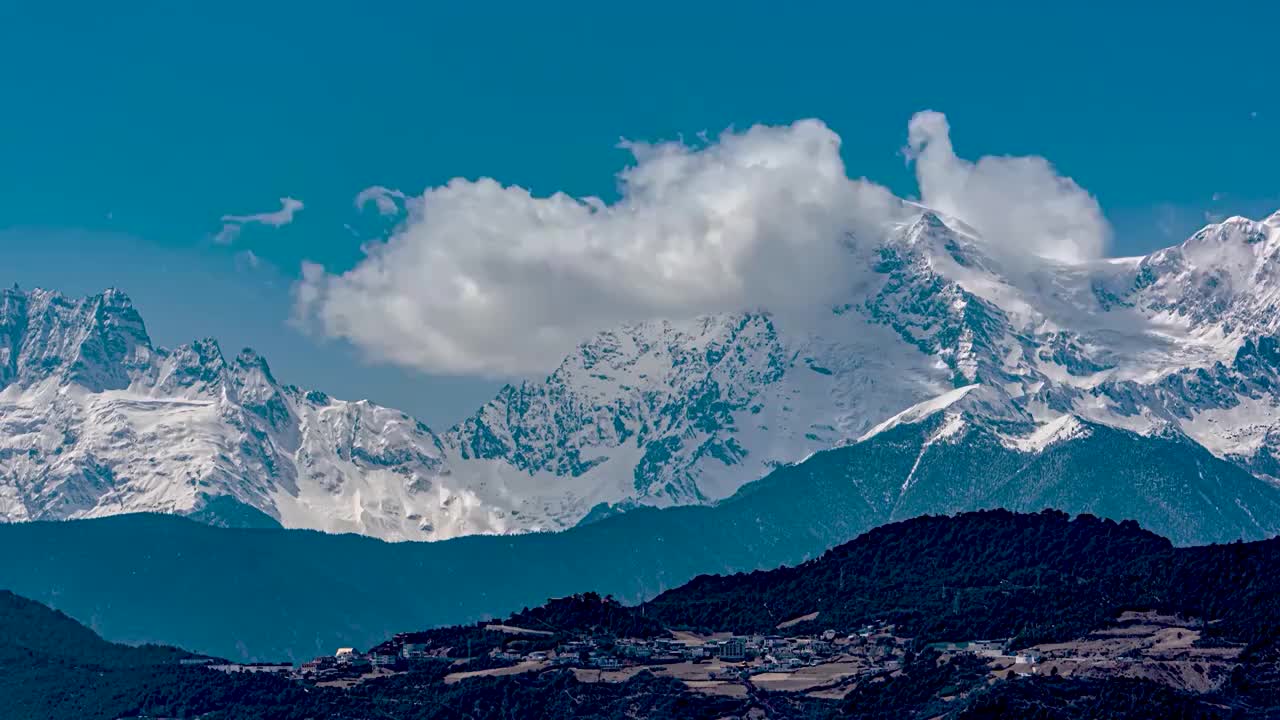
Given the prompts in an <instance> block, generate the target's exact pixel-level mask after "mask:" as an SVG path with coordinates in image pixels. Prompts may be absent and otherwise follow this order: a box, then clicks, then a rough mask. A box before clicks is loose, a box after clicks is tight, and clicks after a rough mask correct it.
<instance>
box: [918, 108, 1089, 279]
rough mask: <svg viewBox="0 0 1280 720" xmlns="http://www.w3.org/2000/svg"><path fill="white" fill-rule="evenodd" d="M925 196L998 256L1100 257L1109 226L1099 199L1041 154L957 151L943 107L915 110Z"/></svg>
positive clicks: (924, 199)
mask: <svg viewBox="0 0 1280 720" xmlns="http://www.w3.org/2000/svg"><path fill="white" fill-rule="evenodd" d="M907 142H908V147H907V150H908V156H909V157H910V158H911V159H912V160H914V161H915V164H916V181H917V182H918V184H919V186H920V199H921V201H922V202H923V203H924V204H925V205H927V206H929V207H932V208H934V209H936V210H939V211H941V212H943V213H946V214H948V215H954V216H955V217H958V218H960V219H961V220H964V221H965V222H966V223H967V224H969V225H971V226H972V227H974V228H976V229H977V230H978V231H979V232H980V233H981V234H982V237H983V239H984V241H985V242H986V244H987V245H988V246H989V247H990V248H991V251H992V252H993V253H995V254H1002V255H1005V256H1011V257H1018V256H1025V255H1030V256H1038V257H1043V258H1049V259H1053V260H1059V261H1063V262H1080V261H1083V260H1089V259H1092V258H1097V257H1100V256H1101V255H1102V254H1103V252H1104V251H1105V250H1106V248H1107V245H1108V243H1109V241H1110V236H1111V228H1110V225H1108V223H1107V221H1106V219H1105V218H1104V217H1103V215H1102V209H1101V208H1100V207H1099V206H1098V202H1097V200H1095V199H1094V198H1093V196H1092V195H1090V194H1089V193H1088V192H1086V191H1085V190H1084V189H1083V188H1081V187H1080V186H1079V185H1077V184H1076V183H1075V181H1073V180H1072V179H1071V178H1067V177H1063V176H1061V175H1059V174H1058V173H1057V171H1056V170H1055V169H1054V167H1053V166H1052V165H1051V164H1050V163H1049V161H1047V160H1045V159H1044V158H1042V157H1035V156H1031V157H1007V156H1004V157H1002V156H993V155H988V156H985V157H981V158H979V159H978V161H977V162H976V163H975V162H969V161H968V160H964V159H962V158H959V157H957V156H956V154H955V151H954V150H953V149H952V146H951V128H950V125H949V124H948V123H947V118H946V116H945V115H943V114H942V113H938V112H933V111H925V112H921V113H916V115H915V116H914V117H912V118H911V123H910V125H909V126H908V136H907Z"/></svg>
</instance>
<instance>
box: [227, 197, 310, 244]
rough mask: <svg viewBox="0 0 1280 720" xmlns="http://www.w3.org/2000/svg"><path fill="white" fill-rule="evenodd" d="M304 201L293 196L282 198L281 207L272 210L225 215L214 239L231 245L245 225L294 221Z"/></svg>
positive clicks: (285, 223) (275, 224)
mask: <svg viewBox="0 0 1280 720" xmlns="http://www.w3.org/2000/svg"><path fill="white" fill-rule="evenodd" d="M302 208H303V205H302V201H300V200H295V199H294V198H291V197H282V198H280V209H279V210H274V211H271V212H261V213H254V214H252V215H223V216H222V229H221V230H219V231H218V234H217V235H214V237H213V241H214V242H216V243H218V244H220V245H229V244H231V243H232V242H235V240H236V238H238V237H240V231H241V230H242V229H243V228H244V226H245V225H250V224H258V225H268V226H270V227H282V226H284V225H288V224H289V223H291V222H293V216H294V215H295V214H297V212H298V211H299V210H302Z"/></svg>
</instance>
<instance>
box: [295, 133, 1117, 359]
mask: <svg viewBox="0 0 1280 720" xmlns="http://www.w3.org/2000/svg"><path fill="white" fill-rule="evenodd" d="M909 145H910V153H911V157H912V158H913V159H914V161H915V162H916V169H917V174H918V177H919V181H920V191H921V195H922V199H923V201H924V203H925V204H927V205H930V206H934V207H936V208H937V209H938V210H940V211H942V212H944V213H946V214H948V215H952V216H955V217H957V218H959V219H960V220H963V221H964V222H965V223H966V224H967V225H969V226H971V227H975V228H977V229H978V230H980V231H981V232H982V233H984V235H985V236H986V244H987V246H988V247H989V248H990V249H991V252H992V253H994V254H999V255H1002V256H1007V257H1009V258H1013V259H1019V260H1021V259H1027V258H1035V257H1051V258H1056V259H1060V260H1067V261H1074V260H1081V259H1087V258H1091V257H1095V256H1097V255H1098V254H1100V253H1101V252H1102V250H1103V247H1104V245H1105V243H1106V239H1107V235H1108V233H1109V229H1108V226H1107V224H1106V222H1105V221H1104V220H1103V219H1102V215H1101V212H1100V210H1099V208H1098V205H1097V203H1096V202H1095V201H1094V200H1093V198H1092V197H1090V196H1089V195H1088V193H1086V192H1085V191H1083V190H1082V189H1080V188H1079V187H1078V186H1077V185H1076V184H1075V183H1074V182H1072V181H1071V180H1069V179H1066V178H1062V177H1060V176H1059V175H1057V174H1056V173H1055V171H1054V170H1053V168H1052V166H1051V165H1050V164H1049V163H1048V162H1047V161H1045V160H1044V159H1042V158H1037V157H1024V158H1010V157H984V158H981V159H979V160H978V161H977V162H976V163H973V162H968V161H966V160H962V159H959V158H957V157H956V156H955V154H954V152H953V151H952V148H951V143H950V138H949V129H948V126H947V123H946V119H945V117H943V116H942V115H940V114H938V113H932V112H929V113H921V114H918V115H917V116H915V117H914V118H912V120H911V124H910V126H909ZM622 147H623V148H625V149H627V150H628V151H630V152H631V153H632V155H633V156H634V163H633V164H632V165H631V166H630V167H627V168H626V169H624V170H623V171H622V172H620V173H619V174H618V176H617V180H618V188H619V197H618V199H617V200H616V201H615V202H612V203H606V202H604V201H602V200H600V199H598V198H594V197H586V198H575V197H571V196H569V195H566V194H563V193H557V194H555V195H552V196H550V197H534V196H532V195H531V194H530V193H529V192H528V191H527V190H525V189H523V188H520V187H512V186H504V185H501V184H499V183H498V182H497V181H495V180H491V179H481V180H478V181H469V180H465V179H461V178H458V179H454V180H452V181H450V182H449V183H447V184H446V185H443V186H440V187H435V188H430V189H428V190H426V191H425V192H424V193H423V194H422V195H421V196H419V197H413V198H405V197H403V196H402V195H398V194H396V191H390V190H387V189H386V188H383V187H380V186H375V187H372V188H368V189H366V190H365V191H362V192H361V193H360V195H359V196H357V198H356V205H357V206H358V207H363V206H364V204H365V203H367V202H370V201H373V202H374V203H375V204H377V207H378V209H379V212H383V209H384V208H386V209H392V208H394V209H395V210H396V211H397V212H398V211H400V208H402V207H403V208H404V211H406V212H407V217H406V218H405V221H404V222H403V224H402V225H401V226H400V227H398V228H397V229H396V231H395V232H394V233H393V234H392V235H391V236H390V237H389V238H387V239H386V240H385V241H375V242H371V243H368V244H366V245H365V246H364V248H363V251H364V253H365V257H364V259H363V260H362V261H360V262H359V263H357V264H356V266H355V267H353V268H351V269H350V270H347V271H345V272H328V271H326V270H325V268H323V267H321V266H319V265H315V264H311V263H307V264H305V265H304V267H303V277H302V279H301V280H300V281H299V282H298V283H297V284H296V286H295V288H294V292H295V296H296V301H297V307H296V311H297V317H298V319H299V320H300V321H301V322H303V323H305V324H306V325H308V326H309V327H311V328H312V329H314V330H316V331H318V332H319V333H321V334H323V335H325V336H328V337H333V338H343V339H346V340H348V341H350V342H351V343H353V344H354V345H355V346H357V347H359V348H361V349H363V350H364V351H365V352H366V353H367V354H368V355H369V356H370V357H372V358H375V359H378V360H381V361H387V362H392V363H396V364H399V365H403V366H408V367H413V368H417V369H420V370H424V371H429V372H445V373H459V374H463V373H479V374H486V375H498V376H510V375H527V374H534V373H540V372H545V371H547V370H549V369H551V368H553V367H554V365H555V364H556V363H557V362H559V360H560V359H561V358H562V357H563V356H564V355H565V354H566V353H567V352H568V351H570V350H571V349H572V348H573V346H574V345H575V344H576V343H578V342H581V341H582V340H584V339H586V338H588V337H590V336H591V335H592V334H593V333H595V332H598V331H599V330H602V329H606V328H609V327H614V326H616V325H618V324H620V323H623V322H627V321H633V320H644V319H650V318H655V317H662V318H672V319H676V318H683V317H690V316H694V315H697V314H701V313H706V312H715V311H720V310H741V309H750V308H760V307H763V308H767V309H769V310H771V311H773V312H775V313H787V312H789V311H791V310H793V309H798V310H800V311H801V312H802V313H808V314H811V313H813V312H815V311H817V312H821V309H820V308H822V307H823V306H826V305H829V304H830V303H834V302H843V301H845V300H846V299H847V298H848V296H849V290H850V287H851V286H852V285H853V284H855V283H856V282H857V281H858V279H859V278H860V277H863V276H864V275H865V273H867V272H868V270H867V268H868V262H867V260H866V257H865V255H864V254H861V253H857V252H851V251H850V244H851V243H853V242H855V241H854V240H852V239H851V238H869V239H871V240H874V239H876V238H878V237H880V236H881V234H882V233H883V232H884V231H885V228H886V225H887V223H888V221H890V220H893V219H900V218H901V216H902V213H903V212H905V210H904V205H903V203H902V201H901V200H899V199H898V198H895V197H894V196H893V195H891V194H890V193H889V192H888V191H887V190H885V189H884V188H883V187H881V186H879V185H876V184H874V183H871V182H869V181H867V180H862V179H851V178H850V177H849V173H848V172H847V171H846V168H845V165H844V162H843V161H842V159H841V156H840V152H839V148H840V138H839V136H837V135H836V134H835V133H834V132H832V131H831V130H830V129H829V128H827V127H826V126H825V125H823V124H822V123H821V122H819V121H816V120H805V121H800V122H797V123H794V124H792V125H789V126H778V127H767V126H756V127H753V128H751V129H749V130H747V131H745V132H731V131H730V132H725V133H724V134H722V135H721V136H720V137H719V138H716V139H714V140H712V141H708V140H706V139H705V138H704V139H703V140H702V141H701V144H699V145H698V146H696V147H691V146H688V145H685V144H683V143H660V144H646V143H632V142H624V143H623V144H622ZM382 200H385V201H386V203H390V204H389V205H388V204H385V203H383V202H381V201H382Z"/></svg>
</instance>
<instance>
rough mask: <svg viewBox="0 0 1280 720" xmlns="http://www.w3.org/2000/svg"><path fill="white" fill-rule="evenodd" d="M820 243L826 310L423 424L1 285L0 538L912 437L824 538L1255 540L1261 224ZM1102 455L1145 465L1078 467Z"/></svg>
mask: <svg viewBox="0 0 1280 720" xmlns="http://www.w3.org/2000/svg"><path fill="white" fill-rule="evenodd" d="M848 247H849V252H851V253H855V254H858V255H859V257H858V258H857V259H858V261H859V263H858V264H859V265H860V266H863V267H865V268H866V272H864V273H861V274H859V275H857V276H856V277H851V278H850V279H849V287H848V290H847V292H846V295H845V300H844V301H842V302H840V303H837V304H834V305H832V306H824V307H815V308H812V311H811V312H807V313H796V312H787V313H783V314H774V313H770V312H768V311H767V310H759V311H751V312H740V313H723V314H716V315H709V316H704V317H701V318H696V319H693V320H684V321H649V322H642V323H636V324H629V325H625V326H623V327H620V328H617V329H614V330H609V331H605V332H601V333H600V334H598V335H597V336H595V337H593V338H590V339H588V340H587V341H585V342H584V343H582V344H581V345H579V346H578V347H577V348H576V349H575V350H574V351H573V352H572V353H571V354H570V355H569V356H568V357H567V358H566V359H565V360H564V361H563V362H562V363H561V364H560V366H559V367H558V368H556V369H555V371H554V372H552V373H551V374H550V375H549V376H548V377H546V378H545V379H543V380H539V381H527V382H522V383H519V384H512V385H508V386H506V387H504V388H503V389H502V390H501V391H500V392H499V393H498V395H497V397H495V398H494V399H493V400H492V401H490V402H488V403H486V404H485V405H484V406H482V407H481V408H480V409H479V410H477V411H476V412H475V413H474V414H473V415H471V416H469V417H467V418H466V419H464V420H463V421H461V422H460V423H458V424H457V425H455V426H454V427H452V428H449V429H447V430H444V431H442V432H436V431H433V430H432V429H430V428H428V427H427V426H425V425H424V424H423V423H421V422H418V421H417V420H415V419H414V418H412V417H410V416H409V415H407V414H406V413H403V412H400V411H398V410H394V409H391V408H386V407H381V406H378V405H375V404H372V403H369V402H365V401H361V402H348V401H342V400H336V399H334V398H331V397H329V396H328V395H326V394H324V393H322V392H319V391H316V390H306V389H302V388H297V387H295V386H292V385H288V384H282V383H281V382H279V381H278V380H277V379H276V378H275V377H274V376H273V374H272V372H271V371H270V369H269V367H268V365H267V363H266V361H265V360H264V359H263V358H261V357H260V356H258V355H257V354H255V353H253V352H252V351H249V350H246V351H244V352H241V353H240V354H238V355H235V356H229V355H227V354H224V352H223V351H222V350H221V348H220V347H219V346H218V344H217V343H216V342H215V341H213V340H200V341H196V342H193V343H190V344H188V345H183V346H180V347H177V348H173V349H166V348H161V347H158V346H156V345H155V344H154V343H153V342H152V341H151V339H150V337H149V336H148V334H147V331H146V328H145V325H144V323H143V321H142V318H141V316H140V315H139V313H138V312H137V310H136V309H135V308H134V307H133V305H132V304H131V302H130V301H129V299H128V298H127V297H126V296H125V295H124V294H123V293H121V292H119V291H116V290H108V291H106V292H104V293H102V294H100V295H96V296H92V297H88V298H82V299H73V298H67V297H65V296H62V295H60V294H58V293H55V292H49V291H44V290H34V291H29V292H24V291H21V290H17V289H14V290H8V291H4V292H3V293H2V294H0V518H2V519H4V520H8V521H15V522H16V521H33V520H65V519H73V518H91V517H98V516H105V515H115V514H124V513H136V512H160V513H170V514H181V515H191V516H194V517H196V518H197V519H201V520H204V521H206V522H210V523H213V524H224V525H227V524H229V525H252V526H273V525H279V526H283V527H286V528H307V529H316V530H322V531H327V532H355V533H361V534H366V535H371V536H375V537H378V538H382V539H388V540H441V539H447V538H452V537H457V536H461V535H470V534H504V533H513V532H526V531H534V530H562V529H565V528H569V527H573V526H574V525H578V524H581V523H583V522H594V521H596V520H599V519H600V518H604V517H607V516H609V515H611V514H615V513H618V512H622V511H629V510H632V509H633V508H636V507H638V506H656V507H669V506H678V505H709V504H717V503H726V502H729V499H730V498H733V497H736V496H737V495H738V494H740V493H742V492H746V493H748V494H750V491H751V485H749V483H750V484H754V483H753V481H757V480H759V479H761V478H764V477H766V476H768V475H770V474H771V473H776V472H777V471H780V470H785V469H786V468H788V467H800V466H802V465H803V464H804V462H805V461H806V459H810V458H812V457H813V456H814V453H819V452H821V451H829V450H832V449H839V448H844V447H854V446H859V445H867V444H868V443H871V442H872V441H873V440H875V439H876V438H877V437H879V436H881V435H883V434H884V433H886V432H887V431H889V430H891V429H893V428H896V427H899V426H903V425H906V426H911V427H915V428H926V427H927V428H928V430H927V432H926V431H923V430H922V431H921V432H918V433H915V434H914V436H913V438H912V439H911V440H910V441H908V445H906V446H904V447H901V448H898V449H897V451H896V452H897V456H901V457H906V458H909V459H910V461H909V462H906V463H904V464H903V465H902V467H898V465H897V464H895V463H886V464H885V465H883V466H881V467H877V468H875V470H874V472H868V473H866V474H863V475H861V476H858V477H855V478H854V481H855V486H856V487H857V488H858V492H860V493H861V494H862V496H863V497H862V502H863V503H864V505H865V507H864V508H862V509H860V510H859V511H858V512H861V513H863V515H864V517H863V518H860V519H857V520H850V521H849V522H850V523H851V525H852V526H857V527H858V528H859V529H861V528H863V527H865V526H866V524H867V523H874V522H884V521H887V520H889V519H894V518H899V517H905V516H909V515H910V514H913V513H914V514H918V513H923V512H944V511H955V510H963V509H972V508H975V507H989V506H992V505H995V504H1000V505H1005V506H1010V507H1015V508H1022V509H1038V508H1039V507H1043V506H1054V507H1062V508H1064V509H1067V510H1070V511H1077V512H1078V511H1090V512H1095V511H1096V512H1102V513H1115V512H1125V513H1130V514H1129V515H1127V517H1138V519H1140V520H1142V521H1143V522H1144V524H1146V525H1147V526H1148V527H1151V529H1153V530H1155V531H1157V532H1160V533H1162V534H1165V535H1167V536H1169V537H1171V538H1172V539H1174V540H1175V541H1176V542H1180V543H1192V542H1202V541H1212V540H1224V539H1234V538H1240V537H1244V538H1259V537H1264V536H1267V535H1269V534H1272V533H1275V532H1276V531H1277V530H1280V490H1278V489H1277V487H1280V486H1277V478H1280V416H1278V415H1277V406H1278V405H1280V397H1278V396H1277V383H1280V343H1278V342H1277V339H1276V335H1277V333H1276V330H1277V326H1278V325H1280V258H1278V257H1277V255H1278V254H1280V213H1276V214H1274V215H1272V216H1270V217H1269V218H1267V219H1265V220H1262V221H1252V220H1248V219H1245V218H1239V217H1235V218H1230V219H1228V220H1225V221H1224V222H1222V223H1218V224H1213V225H1209V226H1206V227H1205V228H1203V229H1202V230H1200V231H1199V232H1197V233H1196V234H1195V235H1193V236H1192V237H1190V238H1189V239H1187V240H1186V241H1185V242H1183V243H1182V244H1180V245H1177V246H1174V247H1170V248H1167V249H1164V250H1160V251H1157V252H1154V253H1152V254H1150V255H1146V256H1142V257H1133V258H1109V259H1104V260H1098V261H1093V262H1088V263H1083V264H1061V263H1055V262H1051V261H1048V260H1037V261H1035V262H1033V263H1031V262H1025V261H1017V260H1012V259H1010V257H1009V256H1007V255H1003V254H1000V253H995V252H992V251H991V249H990V248H989V246H988V245H987V244H986V243H985V242H984V241H983V239H982V238H981V237H980V236H979V235H978V234H977V233H976V232H975V231H973V230H972V229H971V228H968V227H967V226H965V225H964V224H963V223H962V222H960V221H958V220H955V219H953V218H949V217H945V216H943V215H940V214H938V213H936V212H933V211H930V210H927V209H923V208H921V209H919V210H918V212H915V213H914V215H913V216H912V217H911V218H910V219H909V220H908V221H906V222H902V223H897V224H895V225H893V226H892V227H888V228H886V229H885V231H884V233H883V236H882V237H879V238H875V239H873V240H872V241H868V240H867V239H865V238H859V239H857V241H856V242H853V241H851V242H849V243H848ZM796 281H797V282H803V278H797V279H796ZM1120 446H1123V447H1126V448H1130V449H1129V450H1127V451H1126V452H1128V453H1129V455H1128V456H1127V457H1130V458H1143V460H1142V461H1141V462H1145V463H1148V464H1147V465H1140V466H1137V467H1129V468H1123V469H1121V468H1117V467H1116V466H1115V465H1114V464H1113V463H1111V462H1102V463H1101V464H1102V465H1103V466H1105V467H1106V468H1107V472H1092V473H1091V472H1090V470H1091V468H1093V467H1095V466H1097V465H1098V464H1099V460H1100V458H1103V457H1104V456H1100V455H1097V454H1096V453H1097V448H1099V447H1106V448H1113V447H1120ZM1169 448H1174V449H1175V450H1174V453H1175V455H1176V456H1177V457H1180V458H1183V459H1184V460H1185V461H1186V462H1184V463H1181V464H1175V465H1170V464H1169V463H1168V462H1165V461H1166V459H1167V458H1166V456H1165V455H1164V454H1163V453H1164V452H1165V451H1166V450H1167V449H1169ZM1122 455H1123V453H1122ZM895 457H896V456H895ZM956 457H962V458H971V459H974V460H973V461H972V462H969V463H968V464H966V463H964V462H960V463H958V464H957V462H956V460H955V458H956ZM1112 459H1113V458H1106V460H1112ZM1164 465H1168V466H1169V467H1168V468H1167V472H1166V471H1159V472H1158V471H1157V470H1155V468H1156V467H1157V466H1164ZM890 467H892V468H895V469H894V470H893V471H892V472H889V471H888V469H887V468H890ZM1067 467H1070V469H1071V474H1068V472H1067V469H1066V468H1067ZM1193 468H1194V472H1192V469H1193ZM798 491H799V490H798V489H797V492H798ZM839 539H844V538H839Z"/></svg>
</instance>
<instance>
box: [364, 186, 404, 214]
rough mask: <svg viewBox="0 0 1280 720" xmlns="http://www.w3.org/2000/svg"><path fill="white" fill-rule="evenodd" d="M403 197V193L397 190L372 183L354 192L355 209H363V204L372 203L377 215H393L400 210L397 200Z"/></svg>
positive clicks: (401, 199)
mask: <svg viewBox="0 0 1280 720" xmlns="http://www.w3.org/2000/svg"><path fill="white" fill-rule="evenodd" d="M404 199H405V195H404V193H403V192H401V191H399V190H393V189H391V188H387V187H383V186H381V185H373V186H370V187H367V188H365V189H363V190H361V191H360V192H359V193H357V194H356V209H357V210H363V209H364V206H365V205H368V204H369V203H373V205H374V207H376V208H377V209H378V214H379V215H395V214H397V213H399V212H400V205H399V201H403V200H404Z"/></svg>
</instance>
